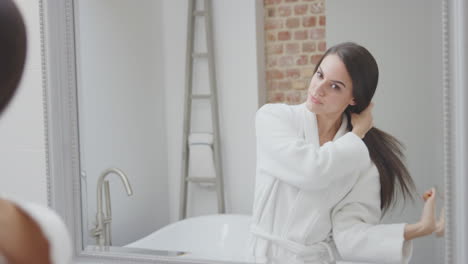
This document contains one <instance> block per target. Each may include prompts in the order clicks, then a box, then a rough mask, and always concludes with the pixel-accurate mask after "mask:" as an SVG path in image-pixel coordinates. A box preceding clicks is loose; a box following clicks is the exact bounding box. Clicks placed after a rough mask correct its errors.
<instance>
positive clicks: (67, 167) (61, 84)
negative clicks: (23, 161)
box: [39, 0, 468, 264]
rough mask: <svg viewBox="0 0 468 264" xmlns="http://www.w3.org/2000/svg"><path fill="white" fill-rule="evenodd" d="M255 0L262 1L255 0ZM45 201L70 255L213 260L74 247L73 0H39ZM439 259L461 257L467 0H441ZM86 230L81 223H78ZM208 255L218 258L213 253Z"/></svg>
mask: <svg viewBox="0 0 468 264" xmlns="http://www.w3.org/2000/svg"><path fill="white" fill-rule="evenodd" d="M258 2H259V3H261V2H262V1H258ZM39 4H40V22H41V39H42V68H43V76H44V79H43V91H44V107H45V109H46V116H45V128H46V133H45V134H46V137H47V138H46V142H47V166H48V167H47V170H48V171H47V174H48V177H47V183H48V185H47V186H48V203H49V206H51V207H52V208H54V209H55V210H56V211H57V212H58V213H59V214H60V215H61V216H62V217H63V218H64V220H65V222H66V224H67V226H68V227H69V229H70V232H71V235H72V237H73V239H74V244H75V247H74V248H75V251H74V260H75V262H78V263H91V262H96V261H98V262H99V263H158V262H160V263H163V262H164V263H215V262H214V261H201V260H198V261H194V260H182V259H177V260H176V259H175V258H171V257H164V256H156V255H141V254H135V253H123V252H91V251H84V250H83V248H82V244H83V243H82V232H83V230H82V221H81V219H82V218H81V205H80V175H79V162H80V161H79V144H78V143H79V142H78V140H79V137H78V119H77V113H78V110H77V100H76V99H77V98H76V93H77V91H76V71H75V44H74V43H75V41H74V12H73V0H39ZM441 4H442V5H443V8H442V10H443V14H442V21H441V23H442V28H443V35H442V38H443V50H442V52H443V69H444V72H443V87H442V89H443V95H444V96H443V106H444V110H443V111H444V113H443V117H444V123H443V126H444V139H443V140H444V157H445V158H444V159H445V160H444V172H445V173H444V174H445V175H444V177H445V192H446V193H445V197H446V199H445V208H446V217H447V221H446V224H447V229H446V236H445V245H446V250H445V254H446V256H445V263H446V264H452V263H468V253H466V251H465V249H466V247H467V246H468V225H467V223H468V209H467V208H466V204H465V201H467V198H468V197H467V196H468V195H467V192H466V190H467V189H468V179H467V177H466V176H468V165H467V164H466V162H465V160H466V158H467V157H468V141H467V139H468V120H467V117H468V104H467V102H468V91H467V89H468V87H467V84H468V78H467V76H466V73H468V65H467V64H468V52H467V51H466V50H465V49H466V48H468V4H467V3H466V2H465V1H464V0H443V1H442V2H441ZM85 232H86V231H85ZM216 263H219V261H217V262H216Z"/></svg>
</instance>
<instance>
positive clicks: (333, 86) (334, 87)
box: [331, 84, 340, 90]
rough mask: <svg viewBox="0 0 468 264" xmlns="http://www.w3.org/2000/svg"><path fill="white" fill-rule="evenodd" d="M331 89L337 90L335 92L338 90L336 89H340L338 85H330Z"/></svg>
mask: <svg viewBox="0 0 468 264" xmlns="http://www.w3.org/2000/svg"><path fill="white" fill-rule="evenodd" d="M331 88H333V89H337V90H338V89H340V86H339V85H337V84H332V85H331Z"/></svg>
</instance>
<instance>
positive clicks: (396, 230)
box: [331, 165, 412, 264]
mask: <svg viewBox="0 0 468 264" xmlns="http://www.w3.org/2000/svg"><path fill="white" fill-rule="evenodd" d="M331 217H332V224H333V238H334V241H335V244H336V247H337V249H338V252H339V254H340V255H341V257H342V258H343V259H344V260H346V261H356V262H370V263H381V264H396V263H398V264H401V263H405V264H406V263H408V262H409V260H410V258H411V255H412V242H411V241H409V240H406V239H405V237H404V235H405V228H406V226H407V225H406V224H405V223H400V224H379V222H380V218H381V209H380V180H379V174H378V171H377V168H376V167H375V166H373V165H372V166H371V167H370V168H369V169H368V170H367V171H366V173H364V174H362V175H361V176H360V178H359V179H358V181H357V183H356V184H355V186H354V187H353V188H352V190H351V191H350V192H349V193H348V194H347V195H346V197H345V198H343V200H342V201H340V203H338V204H337V205H336V206H335V208H334V209H333V211H332V215H331Z"/></svg>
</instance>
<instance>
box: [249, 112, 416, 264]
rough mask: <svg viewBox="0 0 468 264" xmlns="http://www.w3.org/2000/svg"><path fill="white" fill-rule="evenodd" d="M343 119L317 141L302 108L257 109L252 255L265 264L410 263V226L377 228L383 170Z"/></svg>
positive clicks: (309, 114)
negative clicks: (330, 134)
mask: <svg viewBox="0 0 468 264" xmlns="http://www.w3.org/2000/svg"><path fill="white" fill-rule="evenodd" d="M346 127H347V120H346V117H345V116H344V117H343V121H342V124H341V127H340V129H339V130H338V132H337V134H336V135H335V138H334V139H333V141H332V142H327V143H325V144H324V145H323V146H320V144H319V137H318V130H317V121H316V116H315V114H314V113H312V112H310V111H309V110H308V109H307V107H306V106H305V104H300V105H293V106H289V105H285V104H267V105H264V106H263V107H262V108H260V109H259V110H258V111H257V115H256V137H257V172H256V173H257V176H256V186H255V198H254V205H253V220H252V225H251V233H252V238H251V241H250V244H249V254H252V255H253V256H254V258H255V260H256V261H259V262H268V263H335V261H337V260H342V259H344V260H346V261H352V262H353V263H379V264H386V263H389V264H390V263H399V264H400V263H408V261H409V259H410V257H411V253H412V245H411V243H410V242H408V241H405V240H404V237H403V233H404V226H405V224H403V223H402V224H389V225H384V224H379V222H380V218H381V209H380V181H379V173H378V171H377V168H376V167H375V165H374V164H373V163H372V162H371V160H370V157H369V152H368V150H367V147H366V145H365V144H364V142H363V141H362V140H361V139H360V138H359V137H358V136H356V135H355V134H354V133H352V132H348V131H347V128H346Z"/></svg>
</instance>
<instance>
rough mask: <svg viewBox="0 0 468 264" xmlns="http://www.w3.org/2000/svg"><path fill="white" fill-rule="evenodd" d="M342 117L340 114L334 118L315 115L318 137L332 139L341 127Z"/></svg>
mask: <svg viewBox="0 0 468 264" xmlns="http://www.w3.org/2000/svg"><path fill="white" fill-rule="evenodd" d="M342 116H343V115H341V114H340V115H336V116H335V115H334V116H325V115H317V128H318V132H319V137H320V138H330V140H331V139H333V137H334V136H335V135H336V132H338V129H339V128H340V126H341V122H342Z"/></svg>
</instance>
